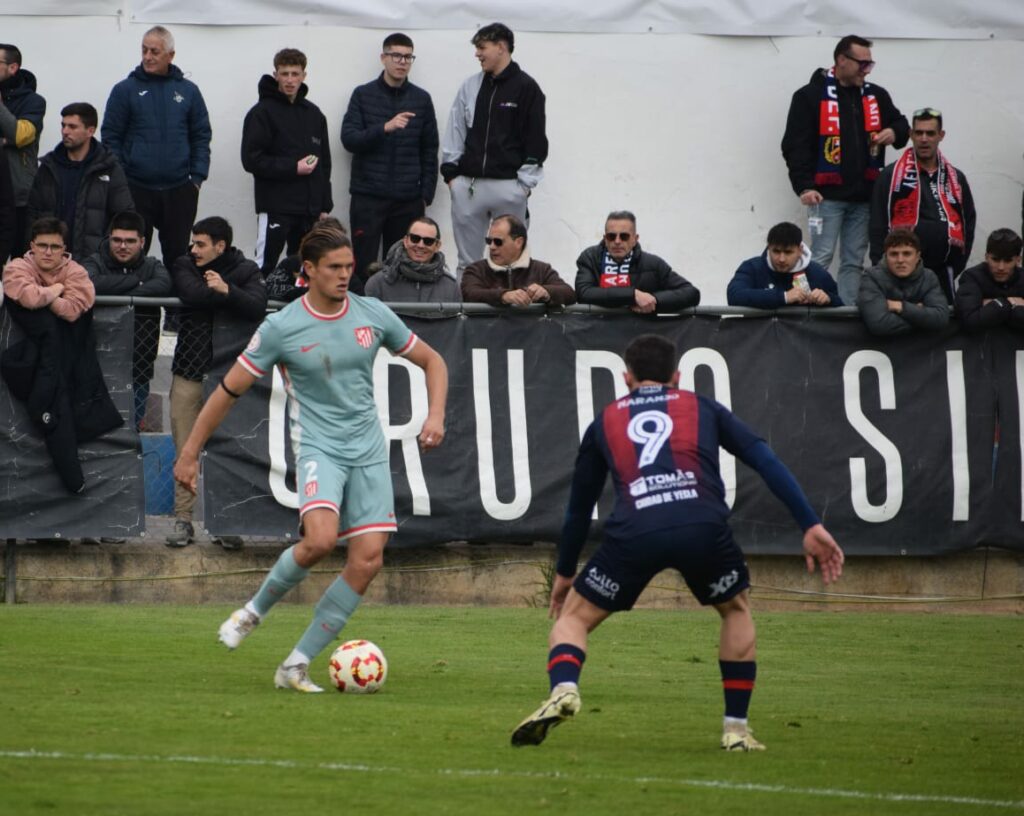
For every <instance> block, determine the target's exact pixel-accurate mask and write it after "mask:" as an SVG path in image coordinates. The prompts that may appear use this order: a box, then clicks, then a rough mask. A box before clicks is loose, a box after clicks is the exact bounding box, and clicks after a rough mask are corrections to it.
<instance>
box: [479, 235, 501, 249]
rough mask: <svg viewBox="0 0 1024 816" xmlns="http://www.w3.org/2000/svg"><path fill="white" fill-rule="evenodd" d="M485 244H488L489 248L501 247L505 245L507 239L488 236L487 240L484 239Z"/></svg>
mask: <svg viewBox="0 0 1024 816" xmlns="http://www.w3.org/2000/svg"><path fill="white" fill-rule="evenodd" d="M484 243H485V244H487V246H496V247H500V246H501V245H502V244H504V243H505V239H504V238H492V237H491V236H490V235H488V236H487V237H486V238H484Z"/></svg>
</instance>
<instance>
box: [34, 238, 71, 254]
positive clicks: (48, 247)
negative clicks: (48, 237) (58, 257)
mask: <svg viewBox="0 0 1024 816" xmlns="http://www.w3.org/2000/svg"><path fill="white" fill-rule="evenodd" d="M32 247H33V249H37V250H39V251H40V252H42V253H43V254H44V255H49V254H50V253H51V252H63V251H64V244H41V243H39V242H38V241H33V242H32Z"/></svg>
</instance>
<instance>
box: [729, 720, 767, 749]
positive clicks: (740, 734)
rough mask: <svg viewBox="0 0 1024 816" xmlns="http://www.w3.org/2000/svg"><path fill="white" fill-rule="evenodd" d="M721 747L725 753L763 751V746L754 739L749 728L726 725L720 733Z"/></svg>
mask: <svg viewBox="0 0 1024 816" xmlns="http://www.w3.org/2000/svg"><path fill="white" fill-rule="evenodd" d="M722 747H723V748H724V749H725V750H726V751H764V750H765V746H764V745H763V744H762V743H760V742H758V741H757V740H756V739H754V734H753V733H752V732H751V730H750V729H749V728H746V727H745V726H742V725H739V726H736V725H727V726H726V727H725V730H724V731H723V732H722Z"/></svg>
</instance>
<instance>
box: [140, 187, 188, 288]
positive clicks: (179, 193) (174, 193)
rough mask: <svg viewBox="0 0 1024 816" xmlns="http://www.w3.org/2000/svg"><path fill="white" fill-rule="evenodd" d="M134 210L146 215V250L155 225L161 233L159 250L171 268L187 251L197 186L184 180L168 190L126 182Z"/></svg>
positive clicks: (151, 241) (169, 268) (168, 267)
mask: <svg viewBox="0 0 1024 816" xmlns="http://www.w3.org/2000/svg"><path fill="white" fill-rule="evenodd" d="M129 187H131V191H132V199H133V200H134V201H135V211H136V212H137V213H138V214H139V215H141V216H142V217H143V218H145V219H146V251H147V253H148V252H149V250H150V249H151V248H152V245H153V231H154V229H155V230H156V231H157V232H158V233H159V234H160V253H161V255H162V257H163V261H164V266H166V267H167V271H168V272H170V271H171V267H172V266H173V265H174V262H175V260H177V259H178V258H180V257H181V256H182V255H184V254H185V253H187V252H188V245H189V241H190V239H191V236H192V225H193V224H194V223H195V220H196V209H197V208H198V206H199V190H198V189H197V188H196V186H195V185H194V184H193V183H192V182H191V181H187V182H185V183H184V184H183V185H181V186H180V187H173V188H171V189H170V190H150V189H147V188H146V187H139V186H137V185H135V184H129Z"/></svg>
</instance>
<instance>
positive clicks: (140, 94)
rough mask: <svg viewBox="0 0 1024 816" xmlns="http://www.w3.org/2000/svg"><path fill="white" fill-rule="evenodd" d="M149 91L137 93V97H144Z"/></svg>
mask: <svg viewBox="0 0 1024 816" xmlns="http://www.w3.org/2000/svg"><path fill="white" fill-rule="evenodd" d="M148 93H149V91H139V96H145V95H146V94H148Z"/></svg>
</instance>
